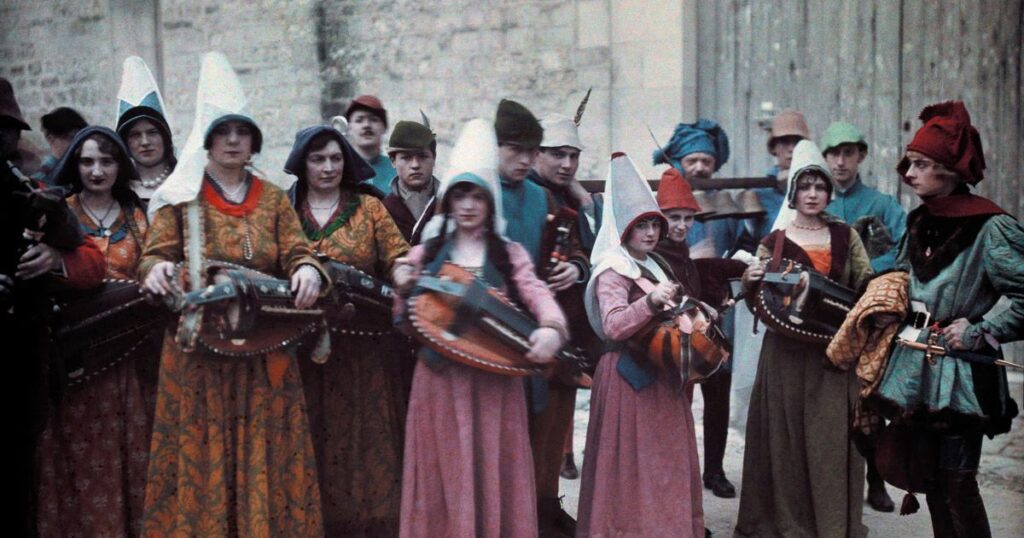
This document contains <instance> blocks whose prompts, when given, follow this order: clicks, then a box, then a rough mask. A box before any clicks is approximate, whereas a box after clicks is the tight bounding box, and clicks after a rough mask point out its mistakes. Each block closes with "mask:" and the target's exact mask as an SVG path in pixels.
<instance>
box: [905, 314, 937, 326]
mask: <svg viewBox="0 0 1024 538" xmlns="http://www.w3.org/2000/svg"><path fill="white" fill-rule="evenodd" d="M931 318H932V315H931V314H929V313H928V312H911V314H910V325H911V326H913V327H914V328H915V329H923V328H925V327H927V326H928V323H929V322H930V321H931Z"/></svg>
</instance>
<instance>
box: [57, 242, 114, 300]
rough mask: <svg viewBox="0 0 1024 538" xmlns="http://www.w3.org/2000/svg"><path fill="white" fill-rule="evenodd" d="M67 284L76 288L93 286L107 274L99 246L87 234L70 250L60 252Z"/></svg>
mask: <svg viewBox="0 0 1024 538" xmlns="http://www.w3.org/2000/svg"><path fill="white" fill-rule="evenodd" d="M61 256H62V257H63V259H64V271H65V273H66V275H67V276H66V278H67V282H66V283H67V285H68V286H70V287H72V288H76V289H88V288H95V287H96V286H99V285H100V284H102V283H103V277H104V276H106V274H107V260H106V259H105V258H104V257H103V252H102V251H101V250H100V247H99V246H97V245H96V243H95V242H93V240H92V238H91V237H89V236H86V237H85V242H84V243H82V244H81V245H79V246H78V247H77V248H75V249H74V250H71V251H66V252H61Z"/></svg>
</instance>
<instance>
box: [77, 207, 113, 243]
mask: <svg viewBox="0 0 1024 538" xmlns="http://www.w3.org/2000/svg"><path fill="white" fill-rule="evenodd" d="M116 204H117V200H115V199H113V198H111V200H110V205H109V206H107V210H106V212H104V213H103V216H102V217H97V216H96V213H93V212H92V210H91V209H89V204H87V203H85V200H82V203H81V204H80V205H81V206H82V209H84V210H85V212H86V214H88V215H89V218H91V219H92V220H93V221H95V222H96V226H97V228H96V233H98V234H100V235H102V236H103V237H110V236H111V234H112V233H113V232H112V231H111V230H110V228H107V226H106V225H105V223H106V220H107V217H109V216H110V212H111V211H113V210H114V206H115V205H116ZM111 224H113V223H111Z"/></svg>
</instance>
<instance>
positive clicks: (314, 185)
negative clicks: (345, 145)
mask: <svg viewBox="0 0 1024 538" xmlns="http://www.w3.org/2000/svg"><path fill="white" fill-rule="evenodd" d="M344 171H345V157H344V154H343V153H342V152H341V145H340V144H338V141H337V140H331V141H330V142H328V143H327V145H326V146H324V147H322V148H320V149H318V150H316V151H310V152H309V154H307V155H306V183H307V185H308V186H309V189H310V190H311V191H317V192H323V193H330V192H334V191H336V190H338V186H339V185H341V174H342V172H344Z"/></svg>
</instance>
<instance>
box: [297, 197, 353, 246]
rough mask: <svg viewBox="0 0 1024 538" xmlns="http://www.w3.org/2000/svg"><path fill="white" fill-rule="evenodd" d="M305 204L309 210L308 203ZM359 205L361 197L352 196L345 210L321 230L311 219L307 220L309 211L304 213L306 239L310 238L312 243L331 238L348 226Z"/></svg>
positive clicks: (303, 223)
mask: <svg viewBox="0 0 1024 538" xmlns="http://www.w3.org/2000/svg"><path fill="white" fill-rule="evenodd" d="M303 204H304V205H305V206H306V207H307V208H308V206H309V204H308V202H303ZM359 205H360V204H359V195H354V196H352V199H351V200H349V202H348V204H346V205H345V209H342V210H341V211H340V212H339V213H337V216H336V217H334V219H333V220H331V222H329V223H327V226H324V227H323V228H320V227H319V226H317V224H316V222H312V221H311V219H309V218H307V217H308V215H307V214H306V213H307V211H303V212H302V213H303V214H302V231H303V232H305V234H306V237H308V238H309V240H310V241H319V240H321V239H323V238H325V237H329V236H330V235H331V234H333V233H334V232H336V231H338V229H339V228H341V227H342V226H344V225H345V224H348V221H349V219H351V218H352V215H355V214H356V210H357V209H359Z"/></svg>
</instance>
